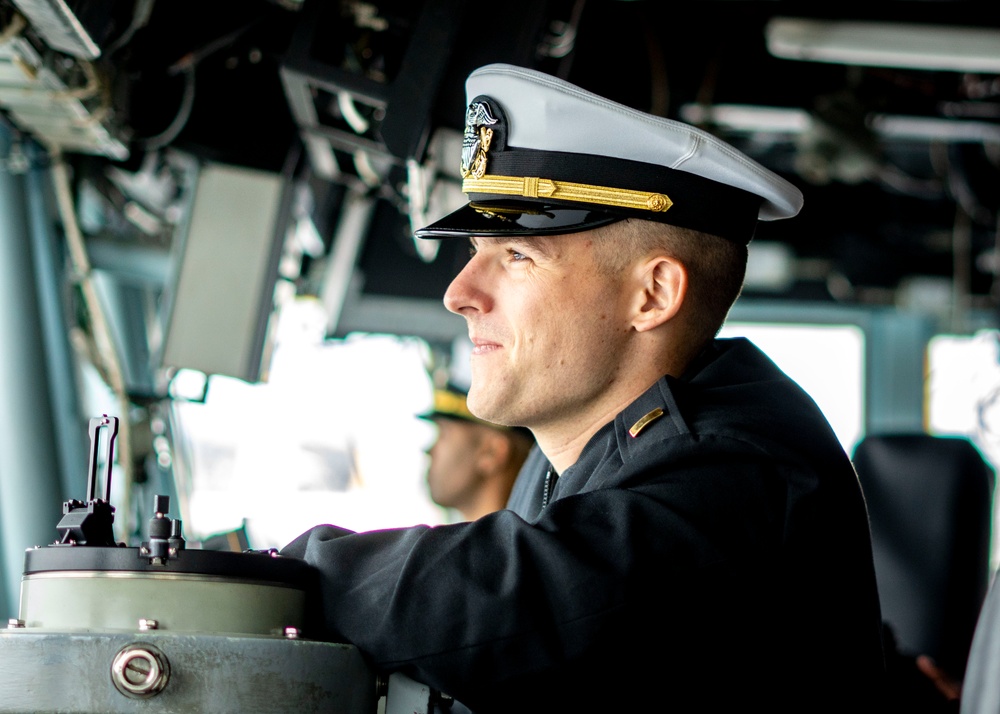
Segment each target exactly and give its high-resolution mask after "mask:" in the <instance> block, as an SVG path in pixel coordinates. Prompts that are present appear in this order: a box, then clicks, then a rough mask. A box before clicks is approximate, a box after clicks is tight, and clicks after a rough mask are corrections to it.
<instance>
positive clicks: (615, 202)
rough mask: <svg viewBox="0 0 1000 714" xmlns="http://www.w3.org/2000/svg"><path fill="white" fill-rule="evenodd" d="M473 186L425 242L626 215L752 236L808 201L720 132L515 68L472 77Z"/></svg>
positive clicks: (467, 156) (468, 146) (427, 232)
mask: <svg viewBox="0 0 1000 714" xmlns="http://www.w3.org/2000/svg"><path fill="white" fill-rule="evenodd" d="M465 87H466V96H467V100H468V105H469V106H468V109H467V111H466V126H465V137H464V141H463V148H462V176H463V182H462V190H463V191H464V192H465V193H466V194H467V195H468V196H469V199H470V203H469V204H468V205H467V206H464V207H462V208H460V209H458V210H457V211H455V212H453V213H451V214H449V215H448V216H446V217H444V218H443V219H441V220H440V221H437V222H436V223H433V224H431V225H430V226H427V227H426V228H422V229H420V230H418V231H417V235H418V236H420V237H422V238H444V237H458V236H472V235H500V234H507V235H553V234H560V233H576V232H579V231H584V230H589V229H590V228H595V227H597V226H601V225H606V224H608V223H613V222H615V221H619V220H622V219H624V218H641V219H645V220H651V221H658V222H661V223H670V224H673V225H678V226H683V227H686V228H692V229H695V230H699V231H703V232H705V233H711V234H714V235H718V236H722V237H724V238H728V239H730V240H733V241H737V242H741V243H747V242H749V241H750V239H751V238H752V237H753V233H754V229H755V227H756V225H757V221H758V220H764V221H771V220H776V219H780V218H789V217H791V216H794V215H795V214H797V213H798V212H799V210H800V209H801V207H802V193H801V192H800V191H799V190H798V189H797V188H796V187H795V186H794V185H792V184H791V183H789V182H788V181H786V180H785V179H783V178H782V177H780V176H778V175H777V174H775V173H774V172H772V171H769V170H768V169H766V168H764V167H763V166H761V165H760V164H758V163H757V162H756V161H754V160H753V159H751V158H749V157H748V156H746V155H745V154H743V153H742V152H740V151H739V150H737V149H735V148H734V147H732V146H730V145H729V144H727V143H726V142H724V141H722V140H720V139H718V138H717V137H715V136H713V135H711V134H709V133H707V132H705V131H702V130H700V129H697V128H695V127H693V126H690V125H688V124H684V123H682V122H678V121H673V120H671V119H664V118H662V117H656V116H653V115H651V114H646V113H644V112H640V111H638V110H635V109H632V108H629V107H626V106H624V105H622V104H618V103H616V102H612V101H610V100H607V99H604V98H603V97H599V96H598V95H596V94H593V93H591V92H587V91H585V90H583V89H580V88H579V87H577V86H575V85H572V84H570V83H568V82H565V81H563V80H561V79H558V78H556V77H552V76H550V75H547V74H544V73H542V72H538V71H535V70H530V69H525V68H523V67H515V66H513V65H508V64H491V65H487V66H485V67H481V68H479V69H477V70H476V71H474V72H473V73H472V74H471V75H469V78H468V80H467V81H466V85H465Z"/></svg>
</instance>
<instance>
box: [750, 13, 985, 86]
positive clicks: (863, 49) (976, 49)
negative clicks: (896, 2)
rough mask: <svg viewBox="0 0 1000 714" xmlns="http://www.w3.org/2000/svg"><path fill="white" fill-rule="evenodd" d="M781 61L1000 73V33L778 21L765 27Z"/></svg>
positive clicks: (885, 24)
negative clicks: (791, 60) (782, 59)
mask: <svg viewBox="0 0 1000 714" xmlns="http://www.w3.org/2000/svg"><path fill="white" fill-rule="evenodd" d="M764 34H765V37H766V41H767V49H768V51H769V52H770V53H771V54H772V55H774V56H775V57H781V58H784V59H794V60H807V61H811V62H829V63H833V64H850V65H863V66H872V67H898V68H905V69H921V70H947V71H953V72H991V73H995V72H1000V30H997V29H992V28H982V27H958V26H942V25H917V24H903V23H891V22H854V21H849V20H810V19H800V18H788V17H776V18H773V19H772V20H770V21H769V22H768V23H767V26H766V27H765V28H764Z"/></svg>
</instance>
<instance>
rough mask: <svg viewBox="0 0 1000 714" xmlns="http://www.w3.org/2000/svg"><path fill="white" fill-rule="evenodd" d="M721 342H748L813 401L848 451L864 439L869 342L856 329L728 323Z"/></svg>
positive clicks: (846, 326)
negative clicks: (728, 339)
mask: <svg viewBox="0 0 1000 714" xmlns="http://www.w3.org/2000/svg"><path fill="white" fill-rule="evenodd" d="M719 336H720V337H746V338H748V339H749V340H750V341H751V342H753V343H754V344H755V345H757V347H759V348H760V349H761V350H762V351H763V352H764V353H765V354H767V356H768V357H770V358H771V360H773V361H774V363H775V364H777V365H778V367H780V368H781V370H782V371H784V372H785V374H787V375H788V376H789V377H791V378H792V379H794V380H795V381H796V382H797V383H798V385H799V386H800V387H802V388H803V389H804V390H805V391H806V392H807V393H808V394H809V396H811V397H812V398H813V400H814V401H815V402H816V404H817V405H818V406H819V408H820V410H821V411H822V412H823V414H824V415H825V416H826V418H827V421H829V422H830V426H832V427H833V431H834V433H836V435H837V438H838V439H839V440H840V443H841V445H842V446H843V447H844V450H845V451H846V452H847V453H848V454H850V453H852V452H853V450H854V446H855V445H856V444H857V442H858V441H859V440H860V439H861V437H862V436H863V435H864V433H863V432H864V426H863V425H864V386H865V381H864V358H865V338H864V333H863V332H862V331H861V329H860V328H858V327H855V326H854V325H778V324H757V323H747V322H731V323H726V325H725V326H724V327H723V328H722V331H721V332H720V333H719Z"/></svg>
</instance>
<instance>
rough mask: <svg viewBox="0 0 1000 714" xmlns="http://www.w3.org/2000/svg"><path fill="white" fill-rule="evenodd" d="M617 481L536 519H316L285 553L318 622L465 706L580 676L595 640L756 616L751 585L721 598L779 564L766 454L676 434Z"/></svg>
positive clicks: (637, 642)
mask: <svg viewBox="0 0 1000 714" xmlns="http://www.w3.org/2000/svg"><path fill="white" fill-rule="evenodd" d="M685 451H686V452H687V453H686V454H685ZM626 483H627V484H629V485H628V487H625V488H604V489H598V490H594V491H589V492H584V493H580V494H576V495H572V496H567V497H564V498H561V499H559V500H557V501H555V502H553V503H551V504H550V505H549V506H548V507H547V508H546V509H545V511H544V512H543V513H542V515H541V517H540V518H539V519H538V520H537V521H536V522H535V523H529V522H527V521H525V520H523V519H522V518H520V517H518V516H517V515H516V514H515V513H513V512H512V511H499V512H497V513H493V514H491V515H488V516H486V517H484V518H481V519H479V520H478V521H475V522H472V523H462V524H454V525H446V526H438V527H433V528H432V527H423V526H418V527H411V528H405V529H395V530H385V531H375V532H367V533H350V532H347V531H344V530H343V529H337V528H334V527H332V526H319V527H317V528H314V529H312V530H310V531H308V532H306V533H304V534H303V535H302V536H300V537H299V538H298V539H296V540H295V541H294V542H293V543H291V544H290V545H289V546H288V547H287V548H286V549H284V551H283V553H284V554H286V555H294V556H296V557H300V558H304V559H305V560H306V561H308V562H310V563H312V564H313V565H315V566H317V567H318V568H319V570H320V571H321V591H322V600H323V613H324V615H323V617H324V625H325V628H326V631H327V633H328V636H330V637H332V638H336V639H338V640H339V641H348V642H351V643H353V644H355V645H356V646H358V647H359V649H361V650H362V652H364V653H365V654H366V655H367V656H369V657H370V658H371V659H372V660H373V662H374V663H375V664H376V666H378V667H380V668H383V669H387V670H399V671H403V672H404V673H406V674H408V675H409V676H412V677H413V678H415V679H417V680H419V681H422V682H425V683H427V684H430V685H431V686H434V687H436V688H438V689H440V690H442V691H444V692H447V693H449V694H451V695H453V696H455V697H456V698H458V699H459V700H461V701H463V702H465V703H466V704H468V705H470V706H473V708H475V706H474V705H475V704H476V698H477V697H482V696H484V693H489V692H494V693H496V696H513V694H514V693H515V692H516V691H517V689H518V688H519V687H524V688H527V687H531V686H536V685H537V681H536V680H537V676H538V673H541V672H550V673H551V672H560V671H566V672H569V671H573V672H575V673H576V675H577V676H580V675H582V676H586V672H587V671H588V668H590V667H591V666H593V667H595V668H599V666H598V665H597V663H594V662H589V663H588V658H590V659H592V658H593V657H594V653H595V651H596V652H601V653H603V654H602V656H603V657H607V656H608V655H609V654H610V653H612V652H615V653H619V654H616V655H615V657H625V658H629V657H633V658H634V657H636V656H637V655H636V654H635V653H636V652H641V651H644V650H646V649H647V648H648V647H647V646H648V644H649V641H650V639H653V640H655V638H656V637H666V636H671V637H674V638H675V639H676V640H679V641H681V642H682V646H681V649H686V651H685V652H684V656H685V657H686V656H691V655H696V653H693V652H691V650H690V646H695V647H697V646H700V645H698V644H697V642H696V640H697V638H699V637H702V636H706V633H705V632H704V630H699V633H698V634H697V636H696V634H695V630H696V629H698V628H699V627H700V625H701V624H702V623H700V622H699V620H701V619H702V616H703V615H704V614H708V615H710V616H711V618H712V622H713V625H712V626H713V627H722V628H724V627H726V626H727V625H726V623H727V622H732V623H738V622H740V621H743V620H752V619H753V618H752V617H747V614H748V613H747V611H748V609H752V608H753V607H755V605H754V603H753V602H751V600H753V598H750V599H747V598H745V597H744V598H742V599H741V600H740V602H737V603H730V604H729V606H728V609H727V610H725V611H724V612H727V613H730V614H731V617H730V616H728V615H720V614H719V612H718V608H720V607H723V605H722V604H720V598H722V599H724V598H725V594H726V593H731V592H733V590H734V588H733V587H732V584H733V582H734V581H736V580H739V579H741V578H744V579H746V580H745V581H744V585H745V583H747V582H750V583H753V582H755V581H753V580H750V579H749V578H750V576H749V573H750V572H751V571H753V572H755V573H756V574H757V575H758V576H761V577H762V578H763V579H764V580H766V579H767V573H768V572H770V571H773V570H774V568H775V562H774V561H775V559H776V557H777V556H776V553H777V552H778V549H779V546H780V540H781V538H782V533H783V514H784V509H785V503H784V498H785V492H784V486H783V482H782V480H781V479H778V478H776V477H775V476H774V474H773V467H772V465H770V464H769V463H768V462H767V461H766V460H765V459H762V458H761V457H760V455H757V456H754V455H752V454H749V453H747V454H743V455H742V456H741V458H740V459H739V460H738V461H734V460H733V459H732V457H725V456H716V457H711V456H706V455H705V453H703V452H702V450H701V449H697V448H693V447H692V446H691V445H690V444H688V446H687V448H681V449H678V450H676V453H674V454H673V458H672V467H671V470H670V473H660V472H657V471H646V472H643V473H636V474H633V475H632V477H631V478H629V479H627V480H626ZM709 504H710V505H709ZM742 589H743V590H744V591H745V590H746V587H744V588H742ZM738 626H742V625H738ZM707 636H708V637H709V639H711V633H707ZM688 640H690V641H691V643H688ZM689 644H690V646H688V645H689ZM661 661H663V660H662V659H661Z"/></svg>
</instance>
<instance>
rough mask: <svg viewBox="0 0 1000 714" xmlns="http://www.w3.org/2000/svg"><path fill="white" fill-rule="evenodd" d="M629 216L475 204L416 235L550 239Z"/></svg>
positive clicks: (502, 203) (509, 203)
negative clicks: (543, 237)
mask: <svg viewBox="0 0 1000 714" xmlns="http://www.w3.org/2000/svg"><path fill="white" fill-rule="evenodd" d="M624 218H627V216H625V215H622V214H620V213H611V212H607V211H594V210H590V209H589V208H581V207H580V206H574V207H570V206H565V205H556V204H546V203H535V202H531V201H511V200H502V201H473V202H472V203H469V204H468V205H466V206H462V208H459V209H458V210H457V211H453V212H452V213H449V214H448V215H447V216H445V217H444V218H442V219H441V220H439V221H436V222H434V223H432V224H431V225H429V226H427V227H425V228H421V229H419V230H418V231H416V235H417V237H418V238H468V237H470V236H498V235H506V236H548V235H562V234H565V233H580V232H582V231H588V230H590V229H591V228H598V227H600V226H606V225H608V224H609V223H614V222H616V221H620V220H623V219H624Z"/></svg>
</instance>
